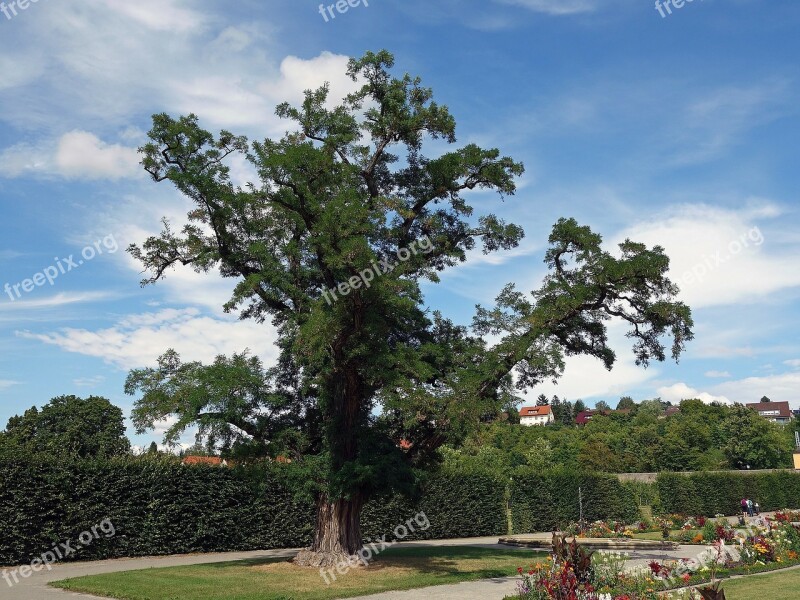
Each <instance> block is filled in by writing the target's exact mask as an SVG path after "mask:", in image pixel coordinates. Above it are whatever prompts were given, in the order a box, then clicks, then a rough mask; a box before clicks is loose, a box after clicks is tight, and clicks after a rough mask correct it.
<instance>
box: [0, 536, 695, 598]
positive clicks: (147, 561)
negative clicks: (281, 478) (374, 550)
mask: <svg viewBox="0 0 800 600" xmlns="http://www.w3.org/2000/svg"><path fill="white" fill-rule="evenodd" d="M542 535H543V536H544V535H547V536H549V535H550V534H542ZM497 539H498V538H497V537H481V538H464V539H454V540H431V541H420V542H403V543H402V546H403V547H407V548H408V547H423V546H475V547H479V548H500V549H503V550H518V551H519V552H521V553H525V552H530V550H529V549H526V548H513V547H511V546H504V545H500V544H498V543H497ZM702 550H703V547H701V546H681V547H680V548H679V549H678V550H674V551H666V550H653V551H647V552H629V553H628V554H630V555H631V556H632V557H633V560H631V562H630V563H629V564H631V565H639V564H647V563H648V562H649V561H650V560H659V561H663V560H668V559H678V558H692V557H694V556H697V554H698V553H699V552H701V551H702ZM296 552H297V550H261V551H254V552H227V553H218V554H189V555H180V556H164V557H147V558H126V559H120V560H106V561H99V562H83V563H65V564H56V565H53V568H52V571H47V570H43V571H41V572H40V573H34V574H33V575H31V577H29V578H27V579H20V581H19V583H18V584H16V585H14V586H13V587H11V588H9V587H8V586H7V584H6V582H5V581H4V580H2V579H0V600H59V599H60V600H97V597H95V596H88V595H85V594H75V593H72V592H65V591H62V590H58V589H55V588H51V587H48V585H47V584H48V583H50V582H52V581H58V580H61V579H68V578H71V577H82V576H84V575H102V574H105V573H119V572H123V571H135V570H139V569H151V568H153V569H158V568H162V567H179V566H186V565H196V564H210V563H219V562H228V561H236V560H247V559H267V558H290V557H292V556H294V554H295V553H296ZM0 573H2V571H1V570H0ZM516 581H517V579H516V578H515V577H509V578H498V579H485V580H481V581H474V582H465V583H458V584H451V585H441V586H434V587H427V588H420V589H416V590H407V591H402V592H384V593H382V594H375V595H372V596H362V597H361V598H359V599H357V600H366V599H367V598H369V600H438V599H442V600H444V599H447V600H455V599H458V600H501V599H502V598H503V597H505V596H508V595H511V594H513V593H514V592H515V591H516Z"/></svg>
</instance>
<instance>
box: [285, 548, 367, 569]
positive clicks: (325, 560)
mask: <svg viewBox="0 0 800 600" xmlns="http://www.w3.org/2000/svg"><path fill="white" fill-rule="evenodd" d="M292 562H293V563H294V564H296V565H297V566H298V567H312V568H315V569H318V568H330V567H336V566H337V565H349V566H350V567H351V568H352V567H357V566H360V565H361V564H362V563H361V559H360V558H359V556H358V554H345V553H344V552H315V551H314V550H311V549H309V548H304V549H303V550H301V551H300V552H298V554H297V556H295V557H294V560H293V561H292Z"/></svg>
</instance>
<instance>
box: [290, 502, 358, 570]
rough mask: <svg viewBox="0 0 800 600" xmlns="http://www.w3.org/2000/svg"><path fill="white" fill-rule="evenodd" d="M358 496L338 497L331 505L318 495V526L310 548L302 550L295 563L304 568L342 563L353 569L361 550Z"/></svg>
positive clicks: (333, 565) (332, 565)
mask: <svg viewBox="0 0 800 600" xmlns="http://www.w3.org/2000/svg"><path fill="white" fill-rule="evenodd" d="M363 505H364V503H363V500H362V499H361V497H360V496H357V497H354V498H349V499H345V498H340V499H338V500H335V501H333V502H330V501H329V500H328V498H327V497H326V496H324V495H323V496H321V497H320V499H319V501H318V502H317V526H316V530H315V533H314V542H313V543H312V544H311V547H310V548H307V549H305V550H301V551H300V553H299V554H298V555H297V556H296V557H295V559H294V562H295V564H297V565H300V566H303V567H335V566H336V565H341V564H350V565H351V566H355V565H356V564H357V562H356V561H358V560H359V559H358V557H357V553H358V551H359V550H361V548H362V546H363V542H362V539H361V509H362V507H363Z"/></svg>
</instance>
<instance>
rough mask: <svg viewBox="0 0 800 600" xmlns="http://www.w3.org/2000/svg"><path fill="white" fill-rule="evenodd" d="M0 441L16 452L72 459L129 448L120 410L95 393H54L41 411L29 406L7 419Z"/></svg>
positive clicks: (113, 452) (99, 455)
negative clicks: (62, 394) (53, 396)
mask: <svg viewBox="0 0 800 600" xmlns="http://www.w3.org/2000/svg"><path fill="white" fill-rule="evenodd" d="M0 440H1V441H0V445H2V446H5V447H8V448H16V449H17V450H20V451H27V452H42V453H47V454H50V455H53V456H71V457H75V458H91V457H112V456H121V455H124V454H127V453H128V452H129V451H130V442H129V441H128V438H126V437H125V425H124V419H123V415H122V410H121V409H119V408H117V407H116V406H114V405H113V404H111V402H109V401H108V400H107V399H106V398H102V397H99V396H89V397H88V398H79V397H77V396H58V397H57V398H53V399H52V400H50V402H48V403H47V404H46V405H45V406H44V407H42V410H41V411H40V410H38V409H37V408H36V407H33V408H30V409H28V410H27V411H25V413H24V414H23V415H21V416H15V417H11V419H9V421H8V425H7V426H6V429H5V431H4V432H3V433H0Z"/></svg>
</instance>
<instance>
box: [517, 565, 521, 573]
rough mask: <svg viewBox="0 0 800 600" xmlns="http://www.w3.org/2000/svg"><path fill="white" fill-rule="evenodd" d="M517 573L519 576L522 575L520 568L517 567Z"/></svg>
mask: <svg viewBox="0 0 800 600" xmlns="http://www.w3.org/2000/svg"><path fill="white" fill-rule="evenodd" d="M517 573H519V574H520V575H522V567H517Z"/></svg>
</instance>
